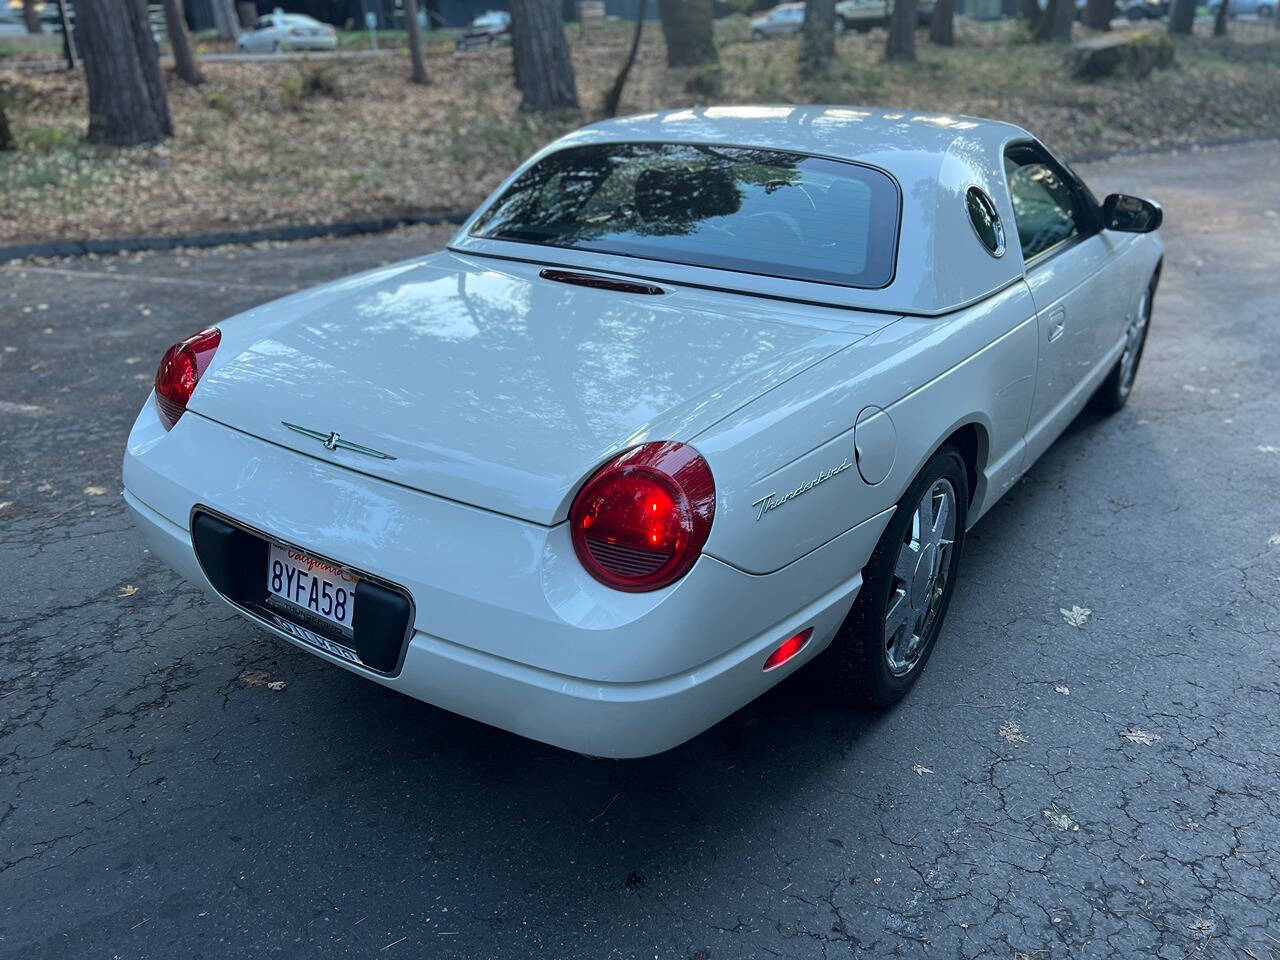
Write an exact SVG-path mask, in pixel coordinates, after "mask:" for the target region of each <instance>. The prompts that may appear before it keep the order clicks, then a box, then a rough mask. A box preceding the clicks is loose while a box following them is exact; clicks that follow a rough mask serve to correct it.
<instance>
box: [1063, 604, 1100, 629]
mask: <svg viewBox="0 0 1280 960" xmlns="http://www.w3.org/2000/svg"><path fill="white" fill-rule="evenodd" d="M1058 612H1059V613H1060V614H1062V619H1063V620H1065V621H1067V623H1069V624H1071V626H1073V627H1083V626H1084V625H1085V624H1086V623H1088V622H1089V617H1091V616H1092V615H1093V611H1092V610H1090V609H1089V608H1088V607H1082V606H1080V605H1079V604H1072V605H1071V609H1070V610H1067V609H1065V608H1064V607H1059V608H1058Z"/></svg>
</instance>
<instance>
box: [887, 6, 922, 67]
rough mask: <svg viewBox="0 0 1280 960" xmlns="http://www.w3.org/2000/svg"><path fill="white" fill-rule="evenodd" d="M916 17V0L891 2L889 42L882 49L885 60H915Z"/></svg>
mask: <svg viewBox="0 0 1280 960" xmlns="http://www.w3.org/2000/svg"><path fill="white" fill-rule="evenodd" d="M916 17H917V13H916V0H893V9H892V10H891V11H890V13H889V42H888V43H887V44H885V48H884V55H885V58H886V59H888V60H907V61H913V60H915V58H916Z"/></svg>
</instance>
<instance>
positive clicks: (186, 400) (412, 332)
mask: <svg viewBox="0 0 1280 960" xmlns="http://www.w3.org/2000/svg"><path fill="white" fill-rule="evenodd" d="M1161 219H1162V214H1161V211H1160V208H1159V207H1158V206H1157V205H1156V204H1154V203H1152V202H1150V201H1146V200H1142V199H1139V198H1137V197H1133V196H1125V195H1121V194H1112V195H1111V196H1108V197H1107V198H1106V199H1105V200H1104V201H1103V202H1101V203H1099V202H1098V201H1097V200H1096V199H1095V198H1094V195H1093V194H1092V193H1091V192H1090V191H1089V188H1088V187H1086V186H1085V184H1084V183H1083V181H1081V180H1080V178H1079V177H1078V176H1077V175H1076V174H1075V173H1073V172H1072V170H1071V169H1070V167H1068V166H1067V165H1066V164H1064V163H1062V162H1061V161H1060V160H1058V159H1057V158H1056V157H1055V156H1054V155H1053V154H1052V153H1050V152H1049V150H1048V149H1046V148H1045V147H1044V146H1043V145H1042V144H1041V143H1040V142H1039V141H1038V140H1036V139H1035V138H1034V137H1033V136H1032V135H1031V134H1030V133H1028V132H1027V131H1026V130H1023V129H1022V128H1020V127H1016V126H1012V125H1010V124H1006V123H996V122H989V121H984V120H978V119H975V118H972V117H952V116H942V115H938V114H924V113H920V112H918V111H914V110H907V111H900V110H877V109H872V108H862V107H787V106H773V107H767V106H744V107H728V106H718V107H708V108H703V109H688V108H686V109H682V110H677V111H668V112H665V113H653V114H649V115H647V116H644V117H628V118H625V119H618V120H611V121H606V122H604V123H598V124H595V125H593V126H589V127H586V128H584V129H582V130H579V131H578V132H576V133H573V134H570V135H568V136H566V137H563V138H561V139H560V140H557V141H556V142H555V143H552V144H550V145H549V146H547V147H545V148H544V149H543V150H541V151H540V152H539V153H538V154H536V155H535V156H534V157H532V158H531V159H530V160H529V161H527V162H526V163H525V164H523V165H522V166H521V167H520V169H519V170H517V171H516V172H515V173H514V174H513V175H512V176H511V177H509V178H507V180H506V181H505V182H504V183H503V184H502V186H500V187H499V188H498V189H497V190H496V191H495V192H494V194H493V196H492V197H490V199H489V200H488V201H487V202H486V203H485V204H483V205H482V206H481V208H480V209H479V210H478V211H477V212H476V213H475V214H473V215H472V217H471V218H470V219H469V220H468V221H467V222H466V223H465V224H464V225H463V226H462V227H461V228H460V230H459V231H458V234H457V236H455V237H454V239H453V240H452V241H451V242H450V244H449V247H448V249H447V250H445V251H442V252H439V253H435V254H431V255H426V256H418V257H415V258H414V259H412V260H407V261H405V262H403V263H397V264H391V265H387V266H383V267H379V268H377V269H374V270H371V271H368V272H366V273H363V274H360V275H359V276H355V277H347V278H345V279H341V280H337V281H335V282H332V283H329V284H327V285H325V286H322V287H317V288H315V289H311V290H305V291H301V292H299V293H295V294H293V295H291V296H288V297H285V298H284V299H282V300H277V301H275V302H274V303H268V304H264V305H262V306H259V307H255V308H253V309H252V310H250V311H248V312H247V313H244V314H242V315H241V316H239V317H233V318H231V319H229V320H226V321H223V322H220V323H218V324H216V325H215V326H213V327H210V328H207V329H205V330H204V331H203V332H201V333H198V334H196V335H194V336H192V337H189V338H187V339H184V340H181V341H179V342H178V343H176V344H174V345H173V346H172V347H171V348H170V349H169V350H168V351H167V352H166V353H165V355H164V357H163V359H162V360H161V362H160V366H159V369H158V370H157V371H156V380H155V391H154V393H153V394H152V395H151V396H149V397H148V398H147V400H146V403H145V404H144V405H143V407H142V409H141V411H140V412H139V414H138V417H137V421H136V422H135V424H134V426H133V430H132V433H131V434H130V436H129V440H128V444H127V447H126V451H125V456H124V466H123V469H124V498H125V502H126V503H127V504H128V506H129V508H130V510H131V511H132V513H133V514H134V517H135V518H136V520H137V522H138V523H139V525H140V526H141V527H142V529H143V531H144V533H145V535H146V537H147V540H148V542H149V543H150V545H151V550H152V553H153V555H154V556H155V557H156V558H157V559H160V560H162V561H165V562H167V563H168V564H170V565H171V566H172V567H174V568H175V569H176V570H178V571H179V572H180V573H181V574H182V575H184V576H185V577H186V578H187V579H188V580H190V581H191V582H193V583H196V584H199V585H200V586H202V587H204V588H205V589H206V590H208V591H209V592H210V593H212V594H213V595H214V596H216V597H219V598H220V599H221V600H223V601H225V602H226V603H227V604H229V605H230V606H231V608H232V609H235V610H237V611H238V612H239V613H240V614H242V615H243V616H244V617H246V618H247V619H248V620H250V621H251V622H253V623H255V624H257V625H258V626H260V627H262V628H264V629H265V630H267V631H269V632H270V633H271V634H273V635H275V636H276V637H279V638H281V639H284V640H288V641H290V642H292V643H294V644H297V645H298V646H299V647H301V648H302V649H304V650H307V651H309V652H311V653H313V654H315V655H317V656H319V657H322V658H324V659H325V660H327V661H328V662H330V663H332V664H335V665H338V666H341V667H344V668H345V669H347V670H351V671H353V672H355V673H356V674H358V675H360V676H362V677H365V678H367V679H370V680H374V681H377V682H378V683H382V684H385V685H387V686H389V687H391V688H393V689H396V690H399V691H402V692H404V693H406V694H409V695H410V696H413V697H417V698H419V699H421V700H425V701H427V702H429V703H434V704H437V705H439V706H441V707H444V708H446V709H449V710H454V711H456V712H458V713H462V714H465V715H467V716H470V717H473V718H475V719H477V720H482V721H484V722H486V723H491V724H495V725H497V726H499V727H503V728H506V729H508V730H512V731H514V732H516V733H520V734H523V735H524V736H527V737H533V738H535V739H538V740H543V741H546V742H548V743H553V744H557V745H559V746H562V747H566V748H568V749H570V750H576V751H579V752H581V753H588V754H594V755H597V756H610V757H635V756H643V755H646V754H652V753H656V752H658V751H661V750H666V749H668V748H670V747H673V746H675V745H676V744H678V743H680V742H681V741H683V740H686V739H688V738H689V737H691V736H693V735H694V734H696V733H698V732H699V731H701V730H704V729H706V728H707V727H709V726H711V725H712V724H713V723H716V722H717V721H719V720H721V719H722V718H723V717H725V716H727V715H728V714H730V713H732V712H733V711H734V710H737V709H738V708H739V707H741V706H742V705H743V704H745V703H747V702H748V701H749V700H751V699H753V698H755V697H757V696H759V695H760V694H761V693H763V692H764V691H765V690H767V689H768V688H770V687H772V686H773V685H774V684H775V683H777V682H778V681H779V680H781V679H782V678H783V677H785V676H787V675H788V674H790V673H792V672H793V671H795V670H796V669H797V668H799V667H802V666H803V665H804V664H806V663H808V662H809V661H811V660H813V659H814V658H815V657H818V656H822V657H823V660H822V662H821V663H820V664H819V665H818V667H817V668H816V669H818V670H820V671H821V672H822V673H823V674H824V675H825V676H826V677H827V678H828V680H829V681H830V682H832V683H833V684H835V685H836V686H837V688H838V689H840V690H841V691H842V692H843V693H844V694H845V695H847V696H848V697H849V698H851V700H853V701H854V702H860V701H864V700H869V701H870V702H872V703H875V704H879V705H882V706H883V705H888V704H891V703H893V702H895V701H896V700H898V699H899V698H900V697H902V696H903V695H904V694H905V693H906V692H907V690H908V689H909V688H910V687H911V685H912V684H913V683H914V682H915V680H916V678H917V677H918V676H919V675H920V673H921V672H922V670H923V669H924V667H925V664H926V662H927V661H928V659H929V655H930V653H931V652H932V650H933V647H934V645H935V642H936V641H937V638H938V635H939V631H940V630H941V628H942V623H943V620H944V618H945V616H946V612H947V606H948V604H949V603H950V601H951V596H952V593H953V591H954V589H955V586H956V582H957V574H958V572H959V569H960V564H961V557H962V555H963V554H964V546H965V535H966V532H967V531H968V530H969V528H970V527H971V526H972V525H973V524H974V523H975V522H976V521H977V520H978V518H979V517H981V516H982V514H983V513H985V512H986V511H987V510H988V509H990V508H991V506H992V504H994V503H996V501H998V500H999V499H1000V497H1001V496H1002V495H1003V494H1004V493H1006V492H1007V491H1008V490H1010V489H1011V488H1013V487H1014V486H1015V484H1017V483H1018V481H1019V478H1021V477H1022V475H1023V474H1024V473H1025V472H1026V471H1027V470H1028V469H1029V468H1030V467H1031V466H1032V464H1034V463H1035V462H1036V459H1037V458H1038V457H1039V456H1040V455H1041V454H1043V453H1044V452H1045V451H1046V450H1047V449H1048V448H1049V446H1050V445H1051V444H1052V443H1053V441H1054V440H1055V439H1056V438H1057V437H1058V435H1059V434H1060V433H1061V432H1062V431H1063V429H1064V428H1065V427H1066V426H1067V425H1068V424H1070V423H1071V422H1072V421H1073V420H1075V418H1076V415H1077V414H1078V413H1079V412H1080V411H1081V410H1082V409H1083V407H1084V406H1085V404H1086V402H1088V401H1089V400H1090V399H1091V398H1092V399H1093V401H1094V404H1095V406H1096V408H1097V409H1098V410H1099V411H1101V412H1104V413H1105V412H1114V411H1116V410H1118V409H1119V408H1120V407H1122V406H1123V405H1124V404H1125V402H1126V400H1127V399H1128V398H1129V394H1130V391H1131V389H1132V388H1133V384H1134V377H1135V375H1136V373H1137V371H1138V364H1139V361H1140V360H1141V358H1142V352H1143V345H1144V344H1145V342H1146V336H1147V330H1148V327H1149V324H1148V320H1149V318H1150V316H1151V304H1152V298H1153V297H1154V295H1155V290H1156V283H1157V280H1158V279H1159V276H1160V268H1161V262H1162V260H1161V244H1160V239H1159V237H1158V235H1157V234H1155V233H1154V231H1155V230H1156V229H1157V228H1158V227H1159V226H1160V222H1161ZM192 322H195V321H194V320H193V321H192ZM1085 429H1091V428H1089V427H1086V428H1085ZM1111 436H1112V437H1114V436H1115V434H1114V432H1113V433H1112V435H1111ZM1077 446H1078V447H1079V445H1077ZM1084 449H1085V451H1086V453H1085V455H1087V445H1086V447H1085V448H1084ZM1020 509H1021V510H1022V511H1023V512H1026V510H1027V507H1026V505H1025V504H1023V505H1020ZM1073 509H1075V510H1077V511H1079V512H1080V513H1081V522H1085V521H1086V520H1087V517H1086V516H1085V513H1086V511H1088V510H1089V509H1091V508H1090V506H1089V505H1088V504H1085V503H1083V502H1082V503H1079V504H1076V505H1074V507H1073ZM1059 522H1062V518H1061V517H1059V516H1054V517H1044V518H1042V523H1043V525H1044V526H1045V527H1046V528H1047V527H1049V526H1051V525H1052V524H1054V523H1059ZM1040 532H1042V533H1043V531H1040ZM1044 535H1049V534H1044ZM986 572H987V574H988V575H987V576H986V577H985V578H984V579H985V580H986V582H987V583H988V584H990V583H992V581H993V579H994V578H993V577H992V576H991V575H990V571H986ZM996 588H997V589H998V585H996ZM156 609H157V611H159V610H160V607H157V608H156ZM201 611H202V613H203V612H207V613H208V614H209V616H210V623H209V632H210V635H211V639H212V641H213V642H214V643H217V642H218V640H217V637H218V636H219V635H221V633H222V632H223V631H224V630H229V629H230V627H229V626H228V625H227V622H226V620H225V618H224V617H223V616H222V613H221V611H218V610H214V609H213V608H212V607H205V608H201ZM950 639H951V640H952V641H955V642H956V643H957V644H958V647H959V652H957V653H955V654H953V660H952V663H953V664H955V663H958V662H961V661H962V660H963V658H964V657H965V656H966V655H968V654H969V653H970V652H969V651H965V650H964V643H963V641H964V639H965V638H964V637H960V636H953V637H951V638H950ZM264 655H272V654H270V653H269V652H264ZM1052 662H1056V661H1048V660H1047V661H1046V668H1045V671H1044V672H1045V673H1046V674H1049V675H1052V674H1051V670H1052V666H1051V663H1052ZM934 695H935V696H936V691H935V694H934ZM944 698H945V695H944ZM308 706H311V707H314V708H315V709H317V710H324V711H327V712H332V711H334V710H349V709H352V708H353V707H352V704H351V703H343V704H336V703H313V704H307V703H305V702H303V703H301V704H300V706H299V707H298V709H300V710H302V709H306V708H307V707H308ZM355 722H360V721H355Z"/></svg>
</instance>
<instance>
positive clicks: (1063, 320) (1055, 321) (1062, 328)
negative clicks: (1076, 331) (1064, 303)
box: [1049, 310, 1067, 343]
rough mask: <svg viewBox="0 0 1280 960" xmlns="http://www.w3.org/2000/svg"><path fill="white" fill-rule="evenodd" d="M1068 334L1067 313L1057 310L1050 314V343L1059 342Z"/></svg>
mask: <svg viewBox="0 0 1280 960" xmlns="http://www.w3.org/2000/svg"><path fill="white" fill-rule="evenodd" d="M1066 332H1067V311H1065V310H1055V311H1053V313H1051V314H1049V342H1050V343H1053V341H1055V340H1057V339H1058V338H1059V337H1061V336H1062V335H1063V334H1064V333H1066Z"/></svg>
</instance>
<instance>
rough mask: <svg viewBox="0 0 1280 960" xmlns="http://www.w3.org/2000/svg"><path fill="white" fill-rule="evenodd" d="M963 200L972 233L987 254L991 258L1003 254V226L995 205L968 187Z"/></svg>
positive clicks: (983, 194)
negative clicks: (980, 242)
mask: <svg viewBox="0 0 1280 960" xmlns="http://www.w3.org/2000/svg"><path fill="white" fill-rule="evenodd" d="M964 199H965V205H966V206H967V207H968V208H969V222H970V223H971V224H973V232H974V233H976V234H977V235H978V239H979V240H981V241H982V245H983V246H984V247H986V248H987V252H988V253H990V254H991V255H992V256H993V257H998V256H1001V255H1002V254H1003V253H1004V224H1002V223H1001V222H1000V214H998V213H996V205H995V204H994V203H992V202H991V198H990V197H988V196H987V195H986V194H985V193H983V192H982V190H980V189H979V188H978V187H970V188H969V189H968V191H967V192H966V193H965V195H964Z"/></svg>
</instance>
